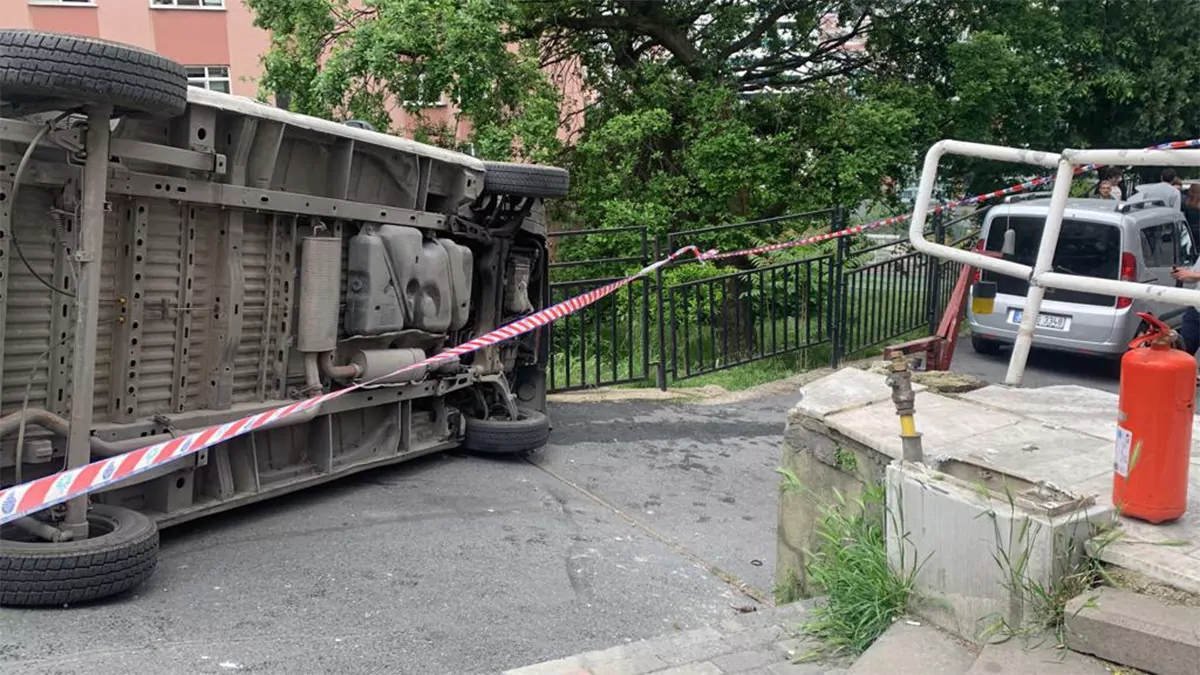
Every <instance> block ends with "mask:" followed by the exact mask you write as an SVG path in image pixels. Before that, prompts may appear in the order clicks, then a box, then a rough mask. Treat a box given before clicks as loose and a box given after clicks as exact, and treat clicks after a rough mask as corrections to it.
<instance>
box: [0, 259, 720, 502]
mask: <svg viewBox="0 0 1200 675" xmlns="http://www.w3.org/2000/svg"><path fill="white" fill-rule="evenodd" d="M688 254H691V255H693V256H696V257H697V258H698V257H699V256H700V254H701V253H700V251H699V250H698V249H697V248H696V247H695V246H685V247H684V248H681V249H679V250H678V251H676V252H674V253H672V254H671V255H669V256H667V257H666V258H663V259H662V260H659V261H658V262H655V263H653V264H651V265H647V266H646V267H644V268H642V269H641V270H639V271H638V272H637V273H636V274H633V275H630V276H628V277H625V278H624V279H619V280H617V281H614V282H612V283H610V284H607V285H605V286H601V287H599V288H596V289H593V290H590V291H588V292H586V293H584V294H582V295H578V296H576V297H574V298H570V299H568V300H564V301H562V302H560V303H558V304H556V305H552V306H550V307H547V308H546V309H543V310H541V311H540V312H537V313H535V314H531V315H529V316H527V317H524V318H521V319H517V320H516V321H513V322H512V323H509V324H506V325H504V326H501V327H499V328H497V329H496V330H494V331H492V332H490V333H488V334H486V335H481V336H479V337H477V338H475V339H474V340H471V341H469V342H465V343H463V344H461V345H458V346H457V347H451V348H450V349H447V350H445V351H442V352H440V353H438V354H436V355H434V356H431V357H429V358H427V359H425V360H423V361H418V362H417V363H414V364H412V365H410V366H405V367H404V368H400V369H399V370H396V371H395V372H392V373H388V374H387V375H383V376H381V377H377V378H374V379H372V380H369V381H366V382H360V383H358V384H354V385H352V386H349V387H346V388H345V389H338V390H336V391H331V392H329V393H328V394H322V395H320V396H314V397H312V398H307V399H304V400H302V401H296V402H295V403H291V404H289V405H286V406H282V407H279V408H275V409H272V410H265V411H263V412H260V413H258V414H257V415H251V416H250V417H244V418H242V419H239V420H234V421H233V422H229V423H226V424H221V425H218V426H212V427H208V428H206V429H201V430H200V431H195V432H192V433H190V434H188V435H186V436H180V437H179V438H173V439H171V440H169V441H164V442H162V443H156V444H154V445H151V446H148V447H145V448H140V449H138V450H132V451H130V452H127V453H124V454H122V455H117V456H116V457H110V458H108V459H102V460H100V461H96V462H92V463H90V464H85V465H84V466H80V467H76V468H74V469H69V470H67V471H63V472H61V473H57V474H54V475H51V476H46V477H44V478H38V479H37V480H33V481H30V482H28V483H22V484H21V485H15V486H13V487H10V488H8V489H5V490H0V525H3V524H5V523H10V522H12V521H14V520H16V519H18V518H22V517H24V516H27V515H29V514H32V513H36V512H38V511H41V510H43V509H46V508H49V507H51V506H54V505H55V504H61V503H62V502H65V501H67V500H70V499H73V498H75V497H80V496H83V495H86V494H89V493H91V492H96V491H98V490H102V489H104V488H106V487H109V486H111V485H113V484H114V483H116V482H118V481H121V480H125V479H127V478H129V477H130V476H136V475H138V474H141V473H145V472H146V471H150V470H151V469H154V468H156V467H159V466H162V465H163V464H166V463H168V462H172V461H174V460H177V459H179V458H181V457H186V456H187V455H191V454H194V453H197V452H199V451H201V450H203V449H205V448H210V447H212V446H214V445H217V444H219V443H224V442H225V441H228V440H230V439H231V438H236V437H237V436H241V435H242V434H247V433H250V432H252V431H254V430H256V429H260V428H262V427H263V426H265V425H267V424H271V423H272V422H275V421H277V420H280V419H283V418H285V417H287V416H288V415H292V414H295V413H299V412H303V411H305V410H309V409H312V408H315V407H317V406H320V405H321V404H322V403H325V402H327V401H332V400H333V399H335V398H337V397H339V396H342V395H344V394H347V393H349V392H351V391H354V390H355V389H360V388H362V387H369V386H371V385H372V384H375V383H377V382H379V381H381V380H385V379H388V378H391V377H394V376H396V375H399V374H400V373H404V372H407V371H410V370H415V369H417V368H423V367H425V366H429V365H431V364H434V363H438V362H441V361H446V360H449V359H452V358H455V357H459V356H463V355H465V354H470V353H471V352H474V351H478V350H480V349H483V348H485V347H490V346H492V345H495V344H499V343H501V342H504V341H505V340H510V339H512V338H515V337H517V336H518V335H523V334H525V333H528V332H530V331H532V330H536V329H538V328H541V327H542V326H545V325H547V324H549V323H551V322H553V321H557V320H558V319H561V318H562V317H564V316H567V315H568V314H572V313H574V312H578V311H579V310H581V309H583V308H584V307H587V306H588V305H591V304H593V303H595V302H596V301H598V300H600V299H601V298H603V297H605V296H607V295H610V294H612V293H613V292H614V291H616V290H618V289H620V288H621V287H623V286H626V285H628V284H630V283H632V282H633V281H634V280H635V279H638V278H640V277H643V276H645V275H647V274H650V273H651V272H653V271H654V270H656V269H658V268H659V267H662V266H663V265H666V264H667V263H670V262H673V261H674V260H676V259H678V258H680V257H682V256H684V255H688Z"/></svg>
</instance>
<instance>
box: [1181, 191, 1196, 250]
mask: <svg viewBox="0 0 1200 675" xmlns="http://www.w3.org/2000/svg"><path fill="white" fill-rule="evenodd" d="M1183 215H1184V217H1185V218H1187V224H1188V229H1189V230H1191V232H1192V244H1193V245H1200V183H1192V184H1191V185H1190V186H1189V187H1188V191H1187V199H1186V200H1185V201H1184V202H1183Z"/></svg>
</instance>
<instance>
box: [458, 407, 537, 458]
mask: <svg viewBox="0 0 1200 675" xmlns="http://www.w3.org/2000/svg"><path fill="white" fill-rule="evenodd" d="M517 413H518V415H517V419H516V420H507V419H494V418H489V419H486V420H482V419H479V418H476V417H468V418H467V435H466V437H465V438H464V439H463V444H462V445H463V448H465V449H467V450H470V451H472V452H479V453H485V454H489V455H512V454H516V453H520V452H528V451H530V450H537V449H538V448H540V447H542V446H543V445H545V444H546V441H547V440H549V439H550V419H549V418H548V417H546V414H545V413H543V412H540V411H537V410H529V409H526V408H518V410H517Z"/></svg>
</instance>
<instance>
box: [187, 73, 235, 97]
mask: <svg viewBox="0 0 1200 675" xmlns="http://www.w3.org/2000/svg"><path fill="white" fill-rule="evenodd" d="M187 78H188V84H190V85H191V86H193V87H202V88H204V89H211V90H212V91H219V92H222V93H225V94H228V93H230V89H229V66H188V67H187Z"/></svg>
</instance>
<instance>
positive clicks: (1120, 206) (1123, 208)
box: [1114, 199, 1167, 213]
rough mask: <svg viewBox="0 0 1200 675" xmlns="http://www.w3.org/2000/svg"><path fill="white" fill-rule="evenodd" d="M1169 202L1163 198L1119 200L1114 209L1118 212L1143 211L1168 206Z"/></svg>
mask: <svg viewBox="0 0 1200 675" xmlns="http://www.w3.org/2000/svg"><path fill="white" fill-rule="evenodd" d="M1166 205H1167V203H1166V202H1164V201H1163V200H1161V199H1147V200H1145V201H1140V202H1118V203H1117V207H1116V208H1115V209H1114V210H1115V211H1116V212H1117V213H1129V212H1130V211H1141V210H1142V209H1149V208H1153V207H1156V206H1164V207H1165V206H1166Z"/></svg>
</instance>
